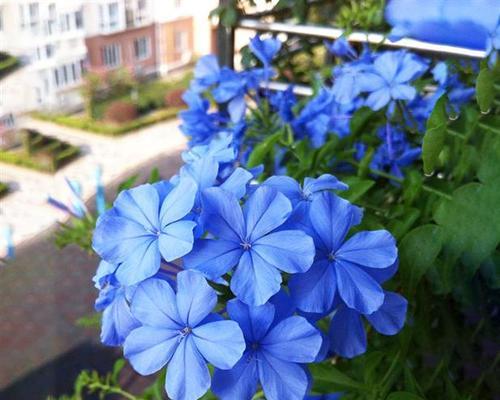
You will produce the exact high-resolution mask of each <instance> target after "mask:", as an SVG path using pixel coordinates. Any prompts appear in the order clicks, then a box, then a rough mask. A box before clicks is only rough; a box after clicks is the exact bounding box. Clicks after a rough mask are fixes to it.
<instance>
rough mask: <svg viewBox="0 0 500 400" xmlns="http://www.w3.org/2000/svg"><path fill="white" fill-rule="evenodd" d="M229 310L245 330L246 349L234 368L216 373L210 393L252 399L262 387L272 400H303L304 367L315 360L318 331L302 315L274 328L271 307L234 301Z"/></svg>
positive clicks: (229, 398)
mask: <svg viewBox="0 0 500 400" xmlns="http://www.w3.org/2000/svg"><path fill="white" fill-rule="evenodd" d="M227 310H228V314H229V316H230V318H231V319H232V320H234V321H237V322H238V324H239V325H240V327H241V329H242V331H243V335H244V336H245V341H246V350H245V352H244V354H243V357H242V358H241V360H240V361H239V362H238V363H237V364H236V365H235V366H234V367H233V368H232V369H230V370H226V371H223V370H220V369H216V370H215V373H214V379H213V384H212V391H213V392H214V393H215V394H216V395H217V396H219V397H220V398H221V399H222V400H233V399H238V400H250V399H251V398H252V396H253V395H254V393H255V391H256V390H257V385H258V383H259V382H260V384H261V385H262V388H263V390H264V394H265V396H266V399H268V400H283V399H287V400H302V399H303V398H304V396H305V394H306V393H307V390H308V386H309V377H308V373H307V372H306V369H305V367H304V366H302V365H301V364H304V363H309V362H313V361H314V360H315V358H316V355H317V354H318V352H319V350H320V348H321V342H322V339H321V335H320V333H319V332H318V330H316V329H315V328H314V327H313V326H311V325H310V324H309V323H308V322H307V320H306V319H305V318H303V317H300V316H290V317H288V318H285V319H281V320H280V321H279V322H277V323H276V322H275V317H276V314H277V309H276V307H275V306H274V305H273V304H271V303H266V304H263V305H261V306H258V307H251V306H248V305H246V304H244V303H242V302H240V301H239V300H237V299H233V300H231V301H229V302H228V304H227Z"/></svg>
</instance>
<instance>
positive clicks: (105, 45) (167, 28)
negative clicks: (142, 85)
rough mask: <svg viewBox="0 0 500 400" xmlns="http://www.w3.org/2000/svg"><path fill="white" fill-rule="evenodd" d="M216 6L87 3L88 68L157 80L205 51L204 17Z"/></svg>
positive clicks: (169, 0)
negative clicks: (120, 70)
mask: <svg viewBox="0 0 500 400" xmlns="http://www.w3.org/2000/svg"><path fill="white" fill-rule="evenodd" d="M216 5H217V0H203V1H199V0H198V1H196V0H99V1H94V2H86V4H85V7H84V16H85V21H86V31H87V37H86V45H87V49H88V54H89V57H88V61H89V62H88V68H89V70H90V71H94V72H97V73H106V72H109V71H113V70H115V69H117V68H122V67H124V68H127V69H128V70H130V71H131V72H133V73H134V74H135V75H137V76H142V75H150V74H160V75H165V74H167V73H168V72H169V71H172V70H174V69H176V68H179V67H181V66H183V65H186V64H188V63H189V62H191V61H192V59H193V57H194V55H195V54H205V53H207V52H209V51H210V48H211V46H210V41H211V34H210V33H211V27H210V23H209V19H208V15H209V13H210V11H211V10H212V9H214V8H215V7H216Z"/></svg>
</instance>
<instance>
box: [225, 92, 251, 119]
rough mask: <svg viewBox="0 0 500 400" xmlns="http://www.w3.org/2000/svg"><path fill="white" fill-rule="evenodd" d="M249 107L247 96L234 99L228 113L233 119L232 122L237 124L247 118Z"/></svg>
mask: <svg viewBox="0 0 500 400" xmlns="http://www.w3.org/2000/svg"><path fill="white" fill-rule="evenodd" d="M246 108H247V105H246V103H245V96H244V95H243V94H242V95H240V96H236V97H234V98H233V99H232V100H231V101H230V102H229V103H228V105H227V111H228V112H229V116H230V117H231V121H232V122H234V123H237V122H239V121H241V119H242V118H243V117H244V116H245V110H246Z"/></svg>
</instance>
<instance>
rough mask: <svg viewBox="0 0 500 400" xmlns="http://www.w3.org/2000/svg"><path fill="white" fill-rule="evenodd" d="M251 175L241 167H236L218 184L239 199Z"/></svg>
mask: <svg viewBox="0 0 500 400" xmlns="http://www.w3.org/2000/svg"><path fill="white" fill-rule="evenodd" d="M252 178H253V175H252V174H251V173H250V172H248V171H247V170H246V169H243V168H240V167H238V168H236V169H235V170H234V171H233V173H232V174H231V175H229V176H228V177H227V179H226V180H225V181H224V182H223V183H222V184H221V185H220V188H221V189H223V190H225V191H226V192H231V193H233V194H234V195H235V196H236V198H237V199H241V198H242V197H243V196H245V194H246V193H247V184H248V183H249V182H250V181H251V180H252Z"/></svg>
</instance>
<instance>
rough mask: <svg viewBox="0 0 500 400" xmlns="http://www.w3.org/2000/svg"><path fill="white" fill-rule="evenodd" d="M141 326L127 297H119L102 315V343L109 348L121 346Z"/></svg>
mask: <svg viewBox="0 0 500 400" xmlns="http://www.w3.org/2000/svg"><path fill="white" fill-rule="evenodd" d="M139 326H140V323H139V321H137V319H135V318H134V316H133V315H132V313H131V312H130V307H129V305H128V303H127V300H126V298H125V295H124V294H122V295H119V296H117V297H116V298H115V300H114V301H113V302H112V303H111V304H110V305H109V306H108V307H106V309H105V310H104V312H103V313H102V324H101V342H102V343H104V344H105V345H108V346H121V345H122V344H123V342H124V341H125V338H126V337H127V336H128V335H129V333H130V332H131V331H132V330H134V329H135V328H137V327H139Z"/></svg>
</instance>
